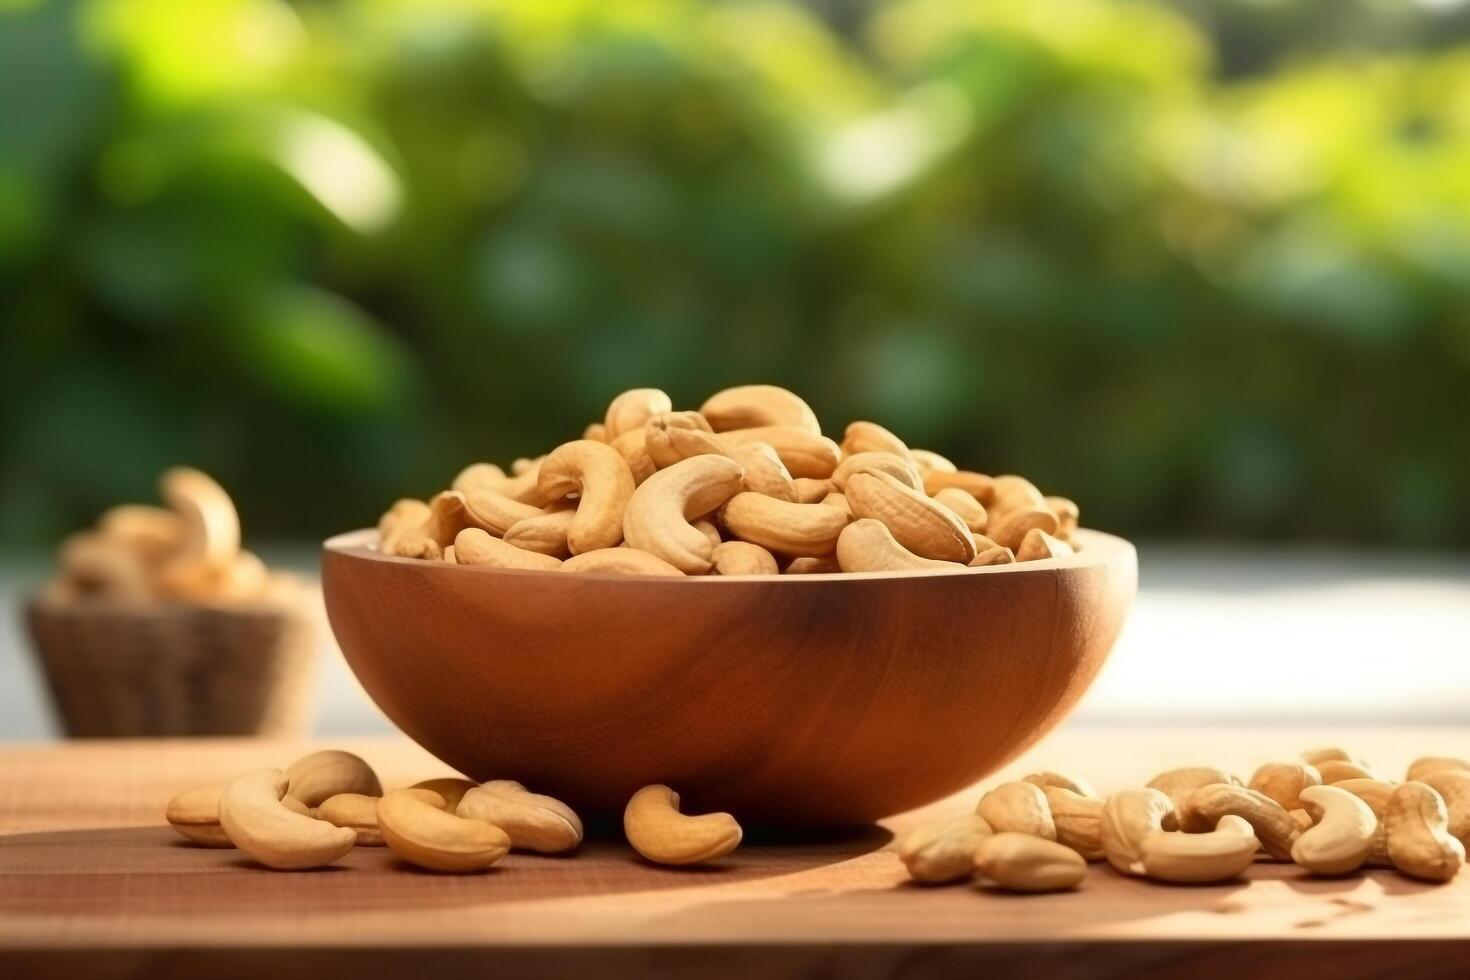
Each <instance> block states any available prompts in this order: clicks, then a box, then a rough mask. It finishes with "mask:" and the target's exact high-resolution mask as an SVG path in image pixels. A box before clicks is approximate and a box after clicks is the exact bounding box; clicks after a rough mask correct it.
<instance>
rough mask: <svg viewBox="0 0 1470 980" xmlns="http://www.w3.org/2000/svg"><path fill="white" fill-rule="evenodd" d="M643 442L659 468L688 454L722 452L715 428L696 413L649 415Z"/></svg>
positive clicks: (650, 457) (669, 464)
mask: <svg viewBox="0 0 1470 980" xmlns="http://www.w3.org/2000/svg"><path fill="white" fill-rule="evenodd" d="M643 445H644V448H645V449H646V450H647V451H648V458H649V459H651V460H653V465H654V466H657V467H658V468H659V469H663V468H664V467H665V466H673V465H674V464H675V463H677V462H679V460H681V459H688V458H689V457H690V456H700V455H703V454H705V453H713V454H715V455H717V456H718V455H723V454H724V447H723V445H722V444H721V443H720V441H719V440H718V439H717V438H715V433H714V430H713V429H711V428H710V427H709V423H708V422H706V421H705V419H704V416H703V415H700V414H699V413H698V412H660V413H658V414H657V415H653V416H650V417H649V419H648V421H647V422H645V423H644V424H643ZM774 451H775V450H772V452H774ZM742 465H743V461H742Z"/></svg>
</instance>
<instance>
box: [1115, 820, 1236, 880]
mask: <svg viewBox="0 0 1470 980" xmlns="http://www.w3.org/2000/svg"><path fill="white" fill-rule="evenodd" d="M1260 846H1261V844H1260V841H1258V840H1257V839H1256V835H1255V833H1254V832H1252V830H1251V825H1250V824H1249V823H1248V822H1247V821H1246V820H1245V819H1243V818H1241V817H1237V816H1235V815H1233V814H1227V815H1225V816H1223V817H1221V818H1220V822H1219V823H1218V824H1216V825H1215V829H1213V830H1210V831H1206V832H1205V833H1200V834H1186V833H1183V832H1182V831H1177V830H1158V831H1154V832H1153V833H1151V834H1149V835H1148V836H1146V837H1144V839H1143V840H1142V842H1141V843H1140V845H1139V853H1140V855H1141V856H1142V862H1143V873H1144V874H1145V875H1147V876H1148V877H1150V878H1155V879H1157V880H1159V881H1169V882H1175V883H1179V884H1203V883H1206V882H1212V881H1229V880H1230V879H1231V878H1238V877H1240V875H1241V874H1242V873H1243V872H1244V871H1245V869H1246V868H1249V867H1250V866H1251V862H1253V861H1254V860H1255V858H1256V851H1257V849H1259V847H1260Z"/></svg>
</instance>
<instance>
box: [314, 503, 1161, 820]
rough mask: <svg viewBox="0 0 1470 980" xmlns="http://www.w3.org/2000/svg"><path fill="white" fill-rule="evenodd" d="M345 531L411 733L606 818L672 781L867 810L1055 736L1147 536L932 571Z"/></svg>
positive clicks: (382, 667) (350, 594) (772, 807)
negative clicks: (521, 563)
mask: <svg viewBox="0 0 1470 980" xmlns="http://www.w3.org/2000/svg"><path fill="white" fill-rule="evenodd" d="M374 533H375V532H372V531H363V532H355V533H352V534H347V535H343V536H341V537H338V538H334V539H332V540H330V541H328V542H327V544H326V547H325V550H324V554H323V565H322V576H323V589H324V593H325V596H326V602H327V611H328V614H329V616H330V618H331V622H332V627H333V629H334V630H335V632H336V634H337V639H338V641H339V643H340V644H341V647H342V650H343V653H344V654H345V655H346V657H347V661H348V663H349V664H350V665H351V666H352V669H353V671H354V672H355V673H356V674H357V676H358V678H359V680H361V682H362V684H363V687H364V688H365V689H366V690H367V692H368V693H369V695H371V696H372V698H373V699H374V700H375V701H376V702H377V704H378V705H379V707H381V708H382V709H383V711H384V712H385V713H386V714H387V715H388V717H389V718H391V719H392V720H393V721H394V722H395V723H396V724H397V725H399V727H401V728H402V729H403V730H404V731H405V732H406V733H407V734H408V735H409V736H410V737H412V738H413V739H415V740H416V741H418V742H419V743H420V744H422V745H423V746H424V747H425V748H427V749H428V750H429V751H431V752H433V753H434V754H435V755H437V756H438V757H439V758H441V759H443V760H444V761H445V762H447V763H448V764H450V765H451V766H454V767H455V768H457V769H460V770H461V771H463V772H464V773H466V774H467V775H469V776H471V777H473V778H475V779H479V780H487V779H517V780H520V781H522V782H524V783H526V784H527V785H528V786H531V787H533V788H535V789H537V790H538V791H540V792H546V793H551V794H553V795H555V796H558V797H560V798H562V799H565V800H566V801H567V802H568V803H570V804H571V805H572V806H574V807H576V808H578V809H579V810H585V811H587V812H589V813H594V814H596V813H606V814H611V813H615V812H618V811H619V810H620V809H621V808H622V806H623V805H624V804H625V803H626V802H627V800H628V798H629V797H630V796H631V795H632V794H633V793H634V792H635V791H636V790H637V789H639V788H640V787H642V786H645V785H648V784H651V783H665V784H667V785H670V786H673V787H675V788H676V789H677V790H678V791H679V792H680V794H681V795H682V796H683V798H684V800H685V803H686V807H687V810H688V811H689V812H698V811H701V810H706V809H727V810H730V811H731V812H734V813H738V814H740V819H741V821H742V822H744V823H749V824H761V823H769V824H780V825H835V824H855V823H862V822H867V821H870V820H874V819H877V818H879V817H882V816H886V815H888V814H891V813H897V812H899V811H902V810H906V809H909V808H911V807H915V806H919V805H921V804H924V803H927V802H930V801H932V800H935V799H938V798H939V797H942V796H944V795H945V794H947V793H951V792H954V791H955V790H957V789H959V788H961V787H963V786H966V785H968V784H970V783H973V782H974V781H975V780H977V779H979V778H981V777H982V776H984V775H986V774H987V773H989V772H992V771H994V770H995V769H996V768H998V767H999V766H1001V765H1003V764H1004V763H1005V762H1006V761H1007V760H1009V759H1011V758H1013V757H1014V756H1016V755H1017V754H1018V753H1019V752H1021V751H1022V750H1024V749H1025V748H1026V747H1027V746H1029V745H1031V744H1032V743H1033V742H1035V741H1036V740H1037V739H1038V738H1040V737H1041V736H1042V735H1044V734H1045V733H1046V732H1047V731H1049V730H1050V729H1051V728H1052V727H1053V726H1054V725H1055V724H1056V723H1057V722H1058V721H1060V720H1061V718H1062V717H1063V716H1064V715H1065V714H1066V713H1067V711H1068V710H1070V709H1071V707H1072V706H1073V705H1074V704H1075V703H1076V702H1077V699H1078V698H1079V697H1081V695H1082V693H1083V692H1084V691H1085V690H1086V689H1087V687H1088V685H1089V684H1090V683H1091V682H1092V679H1093V678H1094V677H1095V676H1096V675H1097V672H1098V669H1099V668H1100V667H1101V666H1102V663H1103V661H1104V659H1105V658H1106V657H1107V654H1108V651H1109V650H1110V648H1111V647H1112V644H1113V641H1114V640H1115V639H1116V637H1117V634H1118V631H1119V629H1120V628H1121V627H1122V623H1123V619H1124V617H1125V615H1126V613H1127V610H1128V607H1129V605H1130V604H1131V602H1132V599H1133V594H1134V591H1135V588H1136V580H1137V567H1136V557H1135V554H1134V550H1133V547H1132V546H1131V545H1130V544H1128V543H1127V542H1126V541H1123V540H1121V539H1118V538H1115V537H1111V536H1109V535H1105V534H1101V533H1098V532H1094V531H1079V532H1078V533H1077V538H1076V540H1077V542H1078V544H1079V546H1080V547H1079V550H1078V553H1077V554H1076V555H1074V556H1071V557H1068V558H1063V559H1056V560H1051V561H1038V562H1028V563H1023V564H1016V565H1002V566H992V567H986V568H973V569H964V570H961V571H954V572H938V573H916V574H893V573H871V574H856V575H854V574H844V575H808V576H799V577H792V578H786V577H780V578H776V577H769V576H753V577H731V578H703V577H700V578H694V577H690V578H652V577H642V576H636V577H635V576H618V575H600V574H577V575H572V574H566V573H563V572H529V571H508V570H501V569H484V568H469V567H462V566H454V565H446V564H442V563H432V562H417V561H410V560H407V559H401V558H392V557H387V556H383V555H380V554H378V553H377V552H376V551H375V550H373V548H372V547H371V544H372V542H373V540H374Z"/></svg>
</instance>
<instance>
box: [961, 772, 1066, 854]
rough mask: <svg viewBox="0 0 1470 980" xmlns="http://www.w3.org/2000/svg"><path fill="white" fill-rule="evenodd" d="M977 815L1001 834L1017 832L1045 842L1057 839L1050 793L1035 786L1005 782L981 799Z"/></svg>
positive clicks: (976, 809) (976, 810)
mask: <svg viewBox="0 0 1470 980" xmlns="http://www.w3.org/2000/svg"><path fill="white" fill-rule="evenodd" d="M975 812H976V813H978V814H980V816H982V817H984V818H985V822H986V823H988V824H990V827H991V829H992V830H994V831H995V832H996V833H997V834H1000V833H1004V832H1006V831H1015V832H1016V833H1018V834H1029V835H1030V836H1032V837H1041V838H1044V839H1045V840H1053V841H1054V840H1056V839H1057V828H1056V824H1055V823H1054V822H1053V821H1052V817H1051V809H1050V807H1048V806H1047V803H1046V794H1045V793H1044V792H1042V790H1041V787H1040V786H1036V785H1034V784H1032V783H1021V782H1017V783H1002V784H1001V785H999V786H997V787H996V788H995V789H993V790H991V791H990V792H988V793H986V794H985V795H984V796H982V797H981V798H980V805H979V806H978V807H976V808H975Z"/></svg>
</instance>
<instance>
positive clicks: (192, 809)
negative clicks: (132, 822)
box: [163, 786, 235, 847]
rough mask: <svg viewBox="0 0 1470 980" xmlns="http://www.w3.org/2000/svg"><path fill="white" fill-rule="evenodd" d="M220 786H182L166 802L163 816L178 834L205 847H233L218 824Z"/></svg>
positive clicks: (221, 793)
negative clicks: (197, 787)
mask: <svg viewBox="0 0 1470 980" xmlns="http://www.w3.org/2000/svg"><path fill="white" fill-rule="evenodd" d="M224 791H225V788H224V787H223V786H205V787H202V788H200V789H186V790H184V791H183V792H182V793H178V794H176V795H175V796H174V798H173V799H171V800H169V801H168V808H167V809H166V810H164V814H163V815H164V819H166V820H167V821H168V822H169V824H170V825H171V826H172V827H173V828H174V830H177V831H178V832H179V833H180V834H181V835H182V836H184V837H186V838H187V839H189V840H191V841H193V842H194V843H196V844H203V845H204V846H205V847H234V846H235V845H234V844H233V843H231V841H230V835H229V834H227V833H225V829H224V828H223V827H221V826H220V823H219V800H220V796H222V795H223V794H224Z"/></svg>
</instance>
